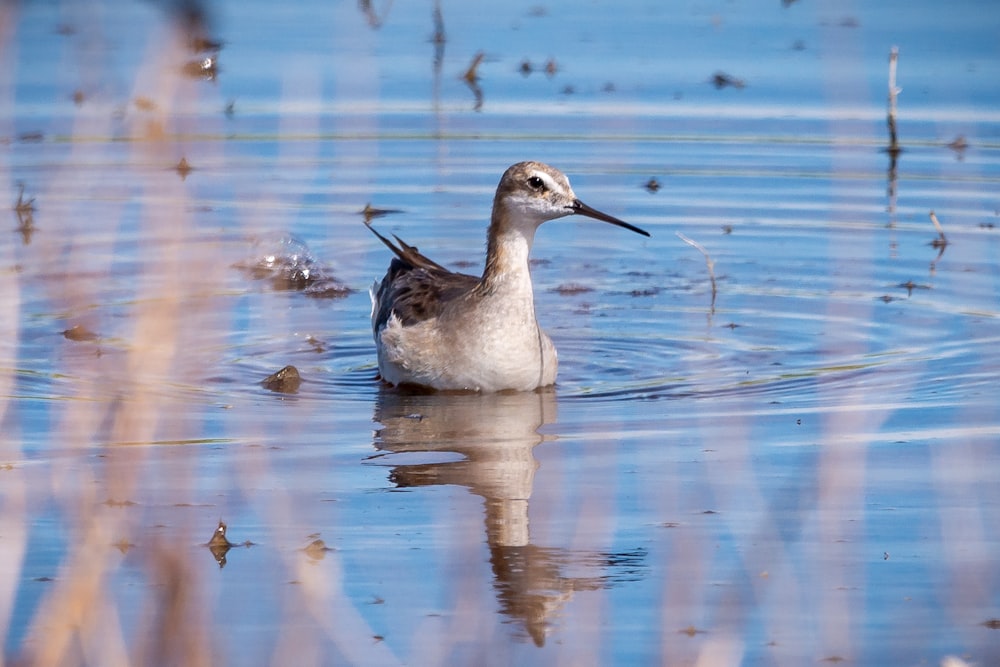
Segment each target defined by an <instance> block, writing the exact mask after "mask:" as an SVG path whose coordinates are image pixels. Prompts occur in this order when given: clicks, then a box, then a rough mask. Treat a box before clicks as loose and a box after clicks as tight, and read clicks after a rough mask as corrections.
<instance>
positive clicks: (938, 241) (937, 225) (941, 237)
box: [930, 211, 948, 248]
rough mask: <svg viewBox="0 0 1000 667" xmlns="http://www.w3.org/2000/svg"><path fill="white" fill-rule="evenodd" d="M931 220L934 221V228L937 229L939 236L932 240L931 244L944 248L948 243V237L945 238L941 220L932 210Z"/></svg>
mask: <svg viewBox="0 0 1000 667" xmlns="http://www.w3.org/2000/svg"><path fill="white" fill-rule="evenodd" d="M930 217H931V222H933V223H934V229H936V230H937V233H938V237H937V238H936V239H934V240H933V241H931V245H932V246H933V247H935V248H944V247H945V246H946V245H948V239H947V238H945V235H944V228H943V227H942V226H941V222H940V221H939V220H938V217H937V214H936V213H934V211H931V212H930Z"/></svg>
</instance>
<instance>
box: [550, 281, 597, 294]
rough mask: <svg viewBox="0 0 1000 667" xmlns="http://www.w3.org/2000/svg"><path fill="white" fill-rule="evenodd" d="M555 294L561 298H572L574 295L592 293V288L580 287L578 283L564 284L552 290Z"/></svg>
mask: <svg viewBox="0 0 1000 667" xmlns="http://www.w3.org/2000/svg"><path fill="white" fill-rule="evenodd" d="M552 291H553V292H555V293H556V294H560V295H562V296H572V295H574V294H586V293H587V292H593V291H594V288H593V287H588V286H587V285H581V284H580V283H564V284H562V285H559V286H558V287H554V288H553V289H552Z"/></svg>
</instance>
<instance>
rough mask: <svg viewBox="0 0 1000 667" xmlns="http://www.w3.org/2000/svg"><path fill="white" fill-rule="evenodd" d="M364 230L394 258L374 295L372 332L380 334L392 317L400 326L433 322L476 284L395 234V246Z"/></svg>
mask: <svg viewBox="0 0 1000 667" xmlns="http://www.w3.org/2000/svg"><path fill="white" fill-rule="evenodd" d="M368 229H370V230H371V231H372V233H373V234H374V235H375V236H377V237H378V239H379V240H380V241H382V243H384V244H385V246H386V247H387V248H389V250H391V251H392V252H393V254H394V255H395V257H394V258H393V260H392V262H391V263H390V264H389V270H388V271H386V274H385V277H384V278H382V282H381V284H380V285H379V287H378V291H377V292H376V295H375V298H376V300H377V302H378V311H377V312H376V313H375V321H374V322H373V328H374V329H375V331H379V330H381V329H382V328H383V327H384V326H385V324H386V322H388V321H389V317H390V316H391V315H392V314H393V313H395V315H396V317H398V318H399V320H400V322H401V323H402V324H403V326H411V325H413V324H417V323H419V322H423V321H425V320H429V319H433V318H435V317H437V316H438V315H440V314H441V311H442V310H443V309H444V306H445V304H446V303H447V302H449V301H452V300H454V299H457V298H460V297H462V296H463V295H465V294H467V293H468V292H469V291H471V290H472V289H473V288H474V287H475V286H476V285H478V284H479V278H477V277H475V276H470V275H467V274H465V273H456V272H454V271H449V270H448V269H446V268H444V267H443V266H441V265H440V264H438V263H437V262H435V261H433V260H431V259H429V258H428V257H426V256H424V255H422V254H421V253H420V251H419V250H417V248H416V247H414V246H411V245H408V244H407V243H406V242H405V241H403V240H402V239H400V238H399V237H398V236H396V235H395V234H394V235H393V238H395V239H396V242H397V243H399V245H398V246H397V245H396V244H395V243H393V242H392V241H390V240H389V239H387V238H386V237H385V236H383V235H382V234H379V233H378V232H377V231H375V230H374V229H373V228H372V227H371V226H370V225H369V226H368Z"/></svg>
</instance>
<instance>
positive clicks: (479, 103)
mask: <svg viewBox="0 0 1000 667" xmlns="http://www.w3.org/2000/svg"><path fill="white" fill-rule="evenodd" d="M484 57H485V54H484V53H483V52H482V51H480V52H478V53H477V54H476V55H475V56H474V57H473V58H472V63H470V64H469V69H467V70H465V74H463V75H462V79H464V80H465V84H466V85H467V86H469V90H471V91H472V94H473V95H474V96H475V98H476V104H475V106H474V107H473V110H474V111H482V109H483V89H482V88H481V87H480V86H479V64H480V63H482V62H483V58H484Z"/></svg>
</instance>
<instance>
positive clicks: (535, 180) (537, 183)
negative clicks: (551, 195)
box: [528, 176, 545, 190]
mask: <svg viewBox="0 0 1000 667" xmlns="http://www.w3.org/2000/svg"><path fill="white" fill-rule="evenodd" d="M528 185H530V186H531V187H533V188H534V189H535V190H544V189H545V181H543V180H542V179H541V178H539V177H538V176H532V177H531V178H529V179H528Z"/></svg>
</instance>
